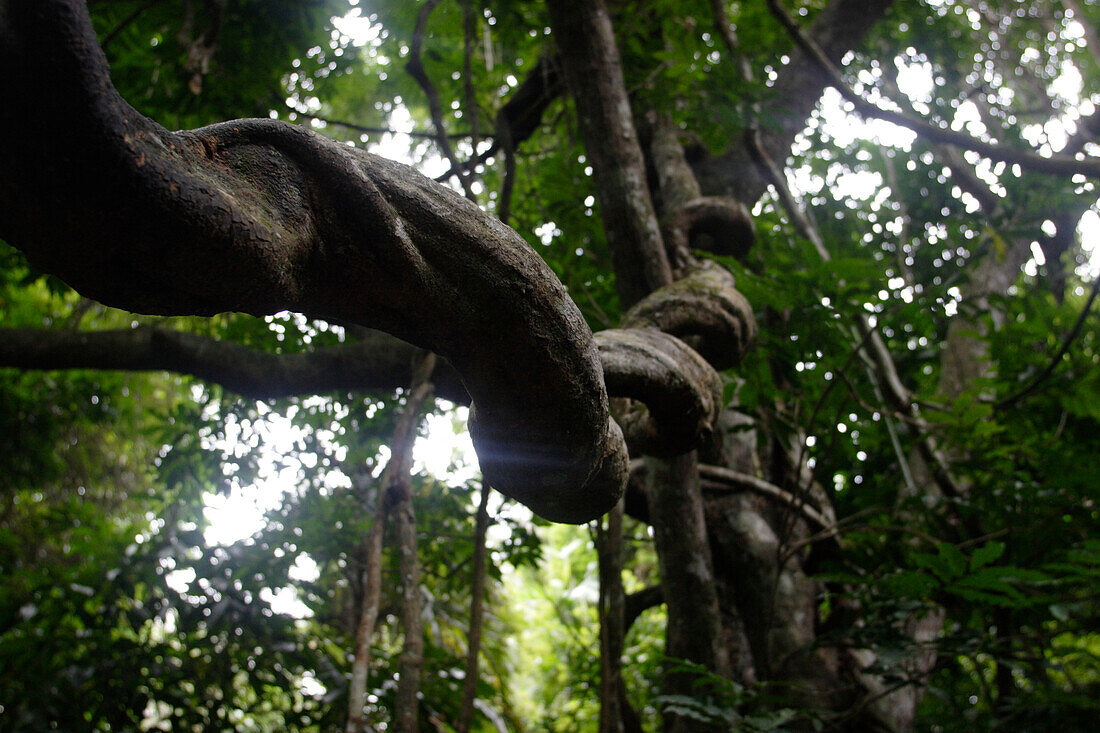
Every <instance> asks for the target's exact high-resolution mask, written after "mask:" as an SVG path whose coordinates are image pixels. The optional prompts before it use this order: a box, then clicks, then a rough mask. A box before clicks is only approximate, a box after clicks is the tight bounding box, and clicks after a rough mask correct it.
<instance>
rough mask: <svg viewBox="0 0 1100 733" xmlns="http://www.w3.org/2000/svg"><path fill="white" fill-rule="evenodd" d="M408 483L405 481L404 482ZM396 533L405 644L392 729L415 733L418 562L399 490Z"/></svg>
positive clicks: (420, 650)
mask: <svg viewBox="0 0 1100 733" xmlns="http://www.w3.org/2000/svg"><path fill="white" fill-rule="evenodd" d="M405 480H406V481H408V479H407V478H406V479H405ZM393 517H394V525H395V529H396V530H397V552H398V557H399V561H398V568H399V570H398V572H399V573H400V575H401V628H402V629H403V630H404V632H405V643H404V645H403V646H402V647H401V660H400V662H399V663H398V666H397V668H398V673H399V675H400V678H399V679H398V681H397V695H396V698H395V700H394V723H395V725H394V730H396V731H398V733H416V731H417V716H418V712H419V704H418V702H417V696H418V694H419V692H420V676H421V671H422V669H423V667H424V628H423V625H422V623H421V618H420V614H421V603H420V563H419V561H418V560H417V543H416V515H415V514H414V513H413V503H412V492H411V491H408V490H404V487H403V490H402V491H401V493H400V495H399V497H398V498H397V501H396V502H395V503H394V507H393Z"/></svg>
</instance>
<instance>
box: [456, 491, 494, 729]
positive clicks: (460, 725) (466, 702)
mask: <svg viewBox="0 0 1100 733" xmlns="http://www.w3.org/2000/svg"><path fill="white" fill-rule="evenodd" d="M490 491H491V489H490V488H489V487H488V486H485V485H482V487H481V501H480V502H479V503H478V507H477V520H476V524H475V525H474V560H473V568H472V569H471V571H470V572H471V575H472V577H471V579H470V626H469V630H468V631H467V632H466V676H465V678H464V679H463V684H462V708H461V709H460V711H459V714H458V722H457V723H456V724H455V730H456V731H458V733H469V731H470V724H471V723H472V722H473V719H474V700H475V699H476V698H477V682H478V656H479V655H480V653H481V624H482V621H483V618H482V617H483V616H484V612H483V611H482V606H483V605H484V603H485V556H486V554H488V548H486V546H485V535H486V533H487V532H488V531H489V493H490Z"/></svg>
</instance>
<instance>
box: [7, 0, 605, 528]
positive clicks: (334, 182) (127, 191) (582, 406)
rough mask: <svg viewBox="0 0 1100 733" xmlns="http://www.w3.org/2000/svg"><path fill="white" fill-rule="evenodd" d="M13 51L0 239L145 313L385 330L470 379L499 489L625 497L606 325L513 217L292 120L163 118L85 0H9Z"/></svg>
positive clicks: (533, 501)
mask: <svg viewBox="0 0 1100 733" xmlns="http://www.w3.org/2000/svg"><path fill="white" fill-rule="evenodd" d="M0 63H3V64H4V66H5V68H8V69H9V70H10V71H11V76H12V79H13V82H12V86H13V87H14V88H13V89H11V90H10V91H11V92H12V94H13V95H15V96H17V97H19V98H20V99H22V100H23V104H22V105H19V109H15V108H14V107H15V105H4V106H3V108H2V109H0V155H2V157H3V159H4V160H5V165H6V170H5V176H4V177H3V179H2V180H0V235H2V236H3V237H4V238H5V239H6V240H7V241H9V242H10V243H12V244H13V245H15V246H17V247H19V248H20V249H22V250H23V251H24V252H25V253H26V254H27V256H28V258H30V259H31V261H32V262H33V263H35V265H36V266H37V267H38V268H39V269H42V270H44V271H46V272H51V273H54V274H56V275H58V276H59V277H61V278H62V279H64V280H66V282H68V283H69V284H70V285H72V286H73V287H74V288H75V289H76V290H78V291H79V292H81V293H84V294H86V295H88V296H89V297H93V298H95V299H97V300H100V301H102V302H105V303H107V304H110V305H115V306H118V307H122V308H126V309H129V310H132V311H138V312H147V313H159V314H177V315H182V314H192V315H209V314H213V313H218V312H224V311H230V310H237V311H244V312H247V313H252V314H255V315H261V314H269V313H274V312H277V311H280V310H284V309H290V310H294V311H298V312H302V313H305V314H307V315H309V316H311V317H318V318H324V319H326V320H331V321H336V322H342V323H343V322H346V323H353V324H359V325H364V326H369V327H375V328H379V329H381V330H384V331H387V332H389V333H392V334H394V335H396V336H398V337H401V338H404V339H406V340H408V341H410V342H411V343H414V344H415V345H417V346H420V347H422V348H425V349H428V350H431V351H433V352H436V353H438V354H440V355H442V356H444V357H445V358H446V359H447V360H448V361H449V362H450V363H451V364H452V365H453V366H454V367H455V369H456V370H457V371H458V372H459V374H461V375H462V380H463V382H464V384H465V386H466V389H467V391H468V393H469V394H470V396H471V398H472V402H473V410H472V414H471V426H470V429H471V433H472V435H473V440H474V445H475V448H476V450H477V452H478V455H479V458H480V463H481V467H482V471H483V473H484V475H485V480H486V482H487V483H490V484H492V485H493V486H494V487H496V488H498V489H499V490H500V491H501V492H502V493H505V494H507V495H509V496H511V497H513V498H516V499H518V500H519V501H522V502H523V503H525V504H527V505H528V506H530V507H531V508H532V509H533V510H534V511H535V512H536V513H538V514H540V515H542V516H544V517H547V518H549V519H553V520H558V521H572V522H583V521H586V520H588V519H591V518H592V517H594V516H598V515H599V514H602V513H603V512H604V511H606V510H607V509H608V508H609V507H611V506H612V505H613V504H614V503H615V501H617V500H618V497H619V496H620V494H621V492H622V487H623V485H624V482H625V479H626V452H625V448H624V445H623V442H622V436H621V433H620V431H619V429H618V427H617V426H615V425H614V423H613V422H611V421H610V420H609V417H608V410H607V397H606V390H605V388H604V384H603V376H602V369H601V367H600V363H599V355H598V353H597V351H596V347H595V344H594V342H593V339H592V336H591V333H590V331H589V330H588V327H587V326H586V325H585V323H584V321H583V319H582V318H581V315H580V312H579V311H578V310H577V308H576V306H575V305H574V304H573V303H572V301H571V300H570V299H569V298H568V296H567V295H566V293H565V290H564V288H563V287H562V286H561V284H560V282H558V280H557V278H556V277H555V276H554V275H553V273H552V272H551V270H550V269H549V268H548V267H547V266H546V264H545V263H543V262H542V260H541V259H540V258H539V257H538V255H537V254H535V252H534V251H533V250H531V248H530V247H529V246H528V245H527V244H526V243H525V242H524V241H523V239H522V238H521V237H519V236H518V235H517V234H516V233H515V232H513V231H512V230H510V229H508V228H507V227H505V226H503V225H501V224H500V223H499V222H497V221H496V220H494V219H492V218H491V217H489V216H488V215H486V214H484V213H483V212H481V211H480V210H479V209H478V208H477V207H476V206H475V205H474V204H472V203H470V202H468V201H466V200H465V199H463V198H462V197H461V196H458V195H457V194H455V193H453V192H451V191H449V190H447V189H445V188H443V187H441V186H438V185H436V184H434V183H432V182H431V181H429V180H428V179H425V178H423V177H422V176H420V175H418V174H416V173H415V172H413V171H412V170H411V169H409V168H407V167H405V166H401V165H398V164H396V163H392V162H390V161H387V160H384V159H382V158H379V157H377V156H373V155H370V154H368V153H364V152H362V151H358V150H354V149H352V148H349V147H347V146H344V145H340V144H338V143H334V142H331V141H329V140H326V139H325V138H322V137H320V136H318V135H316V134H313V133H311V132H309V131H307V130H304V129H302V128H300V127H297V126H293V125H289V124H285V123H281V122H277V121H272V120H238V121H233V122H227V123H222V124H219V125H213V126H210V127H206V128H202V129H200V130H195V131H184V132H176V133H173V132H169V131H167V130H165V129H164V128H162V127H161V126H159V125H157V124H156V123H155V122H153V121H151V120H149V119H147V118H145V117H143V116H141V115H140V114H139V113H138V112H136V111H135V110H134V109H133V108H132V107H130V106H129V105H128V104H127V103H126V102H125V101H124V100H123V99H122V98H121V97H120V96H119V95H118V93H117V92H116V91H115V89H114V87H113V86H112V85H111V83H110V80H109V75H108V70H107V65H106V61H105V59H104V57H103V54H102V51H101V50H100V48H99V46H98V44H97V43H96V40H95V36H94V33H93V31H92V28H91V23H90V22H89V20H88V17H87V10H86V8H85V6H84V3H82V2H80V1H79V0H42V1H41V2H35V3H24V2H19V1H17V0H0ZM27 107H30V108H34V109H38V110H40V111H41V115H40V116H39V115H36V116H34V118H33V119H31V117H30V116H28V115H25V114H23V112H22V110H23V109H25V108H27ZM531 384H538V385H539V389H537V390H531V389H530V385H531Z"/></svg>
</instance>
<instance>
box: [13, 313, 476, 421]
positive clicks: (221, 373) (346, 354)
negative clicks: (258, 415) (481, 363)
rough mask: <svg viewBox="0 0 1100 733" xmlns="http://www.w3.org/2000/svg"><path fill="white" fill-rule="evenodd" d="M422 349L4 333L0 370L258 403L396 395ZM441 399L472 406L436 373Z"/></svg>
mask: <svg viewBox="0 0 1100 733" xmlns="http://www.w3.org/2000/svg"><path fill="white" fill-rule="evenodd" d="M417 351H418V349H417V348H416V347H415V346H412V345H410V344H407V343H405V342H403V341H401V340H399V339H395V338H394V337H392V336H389V335H387V334H384V333H381V332H379V331H374V332H371V333H370V334H369V335H368V336H367V338H366V339H364V340H362V341H357V342H352V343H347V344H341V345H339V346H329V347H324V348H319V349H316V350H315V351H312V352H309V353H306V354H272V353H270V352H266V351H258V350H256V349H250V348H248V347H247V346H241V345H240V344H235V343H232V342H229V341H219V340H215V339H212V338H208V337H205V336H199V335H197V334H190V333H183V332H180V331H173V330H170V329H166V328H159V327H156V326H140V327H138V328H133V329H126V330H121V331H55V330H49V329H0V367H15V368H18V369H41V370H54V369H112V370H124V371H168V372H175V373H177V374H188V375H190V376H193V377H197V378H199V379H202V380H204V381H207V382H212V383H215V384H218V385H221V386H222V387H223V388H225V389H227V390H229V391H230V392H235V393H237V394H239V395H241V396H243V397H249V398H252V399H278V398H280V397H290V396H296V395H303V396H304V395H310V394H318V393H321V392H333V391H337V390H340V391H344V390H346V391H362V390H374V389H379V390H381V389H385V390H393V389H397V388H398V387H402V386H405V385H407V384H408V383H409V379H410V378H411V376H412V374H411V365H412V363H413V359H414V357H415V355H416V352H417ZM435 380H436V382H437V384H438V386H437V388H436V394H437V395H438V396H440V397H443V398H445V399H448V400H451V401H452V402H457V403H465V402H468V401H469V396H468V395H467V394H466V390H465V388H463V386H462V382H461V380H460V379H459V377H458V374H457V373H456V372H455V371H454V369H452V368H451V367H450V366H449V365H447V364H445V363H443V364H440V365H439V367H438V368H437V369H436V376H435Z"/></svg>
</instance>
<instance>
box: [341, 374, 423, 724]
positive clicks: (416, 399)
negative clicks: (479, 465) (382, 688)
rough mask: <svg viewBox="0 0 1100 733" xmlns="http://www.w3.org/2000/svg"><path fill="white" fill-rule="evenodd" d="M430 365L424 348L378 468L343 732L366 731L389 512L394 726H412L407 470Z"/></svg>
mask: <svg viewBox="0 0 1100 733" xmlns="http://www.w3.org/2000/svg"><path fill="white" fill-rule="evenodd" d="M434 368H435V355H434V354H431V353H428V354H426V355H425V356H424V357H423V358H422V359H421V362H420V364H419V365H418V366H417V367H416V369H414V371H413V378H412V382H411V384H410V385H409V389H408V391H407V393H406V397H405V406H404V408H403V409H402V410H401V414H400V415H398V417H397V425H396V426H395V427H394V431H393V439H392V440H391V441H390V460H389V463H387V464H386V468H385V469H384V470H383V471H382V479H381V482H380V484H381V487H380V489H379V492H378V498H377V500H376V503H375V513H374V524H372V525H371V528H370V533H369V534H368V536H367V541H366V545H367V560H366V568H365V569H364V571H363V605H362V609H363V610H362V613H361V615H360V619H359V626H358V628H357V629H356V635H355V662H354V663H353V665H352V675H351V684H350V686H349V689H348V724H347V727H346V729H345V730H346V731H347V733H362V731H364V730H365V727H364V726H365V720H364V709H365V707H366V695H367V674H368V671H369V667H370V640H371V637H372V636H373V635H374V627H375V625H376V623H377V620H378V608H379V604H380V599H381V595H382V593H381V590H382V539H383V535H384V534H385V524H386V520H387V518H388V517H390V516H393V518H394V521H395V525H396V529H397V542H398V554H399V557H400V560H399V567H400V570H399V572H400V574H401V583H402V588H403V591H402V613H401V620H402V627H403V628H404V630H405V646H404V649H403V650H402V654H401V662H400V665H399V669H400V673H401V679H400V681H399V683H398V689H397V704H396V706H395V712H394V718H395V719H397V720H398V723H399V724H398V728H397V729H398V730H401V731H415V730H416V717H417V716H416V714H417V705H416V695H417V692H418V689H419V680H420V669H421V667H422V666H423V659H424V639H423V635H422V631H421V626H420V566H419V564H418V562H417V554H416V519H415V516H414V514H413V508H412V486H411V483H410V481H409V472H410V471H411V470H412V448H413V443H414V442H415V441H416V427H417V425H419V423H420V412H421V410H422V409H423V408H424V403H425V402H427V400H428V399H429V398H430V397H431V394H432V383H431V382H430V381H429V380H430V378H431V375H432V370H433V369H434ZM410 700H411V702H410Z"/></svg>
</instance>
